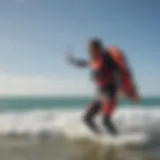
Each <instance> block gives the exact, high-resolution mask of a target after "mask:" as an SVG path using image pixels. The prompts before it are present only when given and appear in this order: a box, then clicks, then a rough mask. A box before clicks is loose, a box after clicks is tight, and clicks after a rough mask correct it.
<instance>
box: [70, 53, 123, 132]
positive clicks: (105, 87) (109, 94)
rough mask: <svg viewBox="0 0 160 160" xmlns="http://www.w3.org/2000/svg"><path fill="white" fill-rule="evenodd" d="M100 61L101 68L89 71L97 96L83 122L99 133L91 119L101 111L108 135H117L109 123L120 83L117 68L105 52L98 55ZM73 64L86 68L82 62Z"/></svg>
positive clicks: (77, 61) (84, 62)
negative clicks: (95, 86)
mask: <svg viewBox="0 0 160 160" xmlns="http://www.w3.org/2000/svg"><path fill="white" fill-rule="evenodd" d="M100 59H101V63H102V65H101V67H100V68H98V69H96V70H92V69H91V75H92V79H93V81H94V82H95V83H96V85H97V95H96V98H95V99H94V100H93V102H92V103H91V104H90V105H89V107H88V110H87V112H86V114H85V115H84V121H85V123H86V124H87V125H88V127H89V128H90V129H91V130H93V131H94V132H96V133H99V132H100V131H99V129H98V127H97V125H96V124H95V123H94V122H93V118H94V117H95V115H96V114H97V113H99V112H100V111H102V114H103V124H104V126H105V128H106V129H107V130H109V132H110V133H112V134H117V131H116V128H115V126H114V125H113V123H112V122H111V116H112V113H113V111H114V108H115V105H116V99H117V98H116V97H117V89H118V85H119V83H120V82H119V81H120V77H119V76H120V75H119V68H118V66H117V64H116V63H115V62H114V60H113V59H112V57H111V56H110V55H109V54H108V53H107V52H106V51H105V52H103V53H102V54H101V55H100ZM73 63H74V64H76V65H77V66H80V67H86V66H88V62H86V61H84V60H74V62H73Z"/></svg>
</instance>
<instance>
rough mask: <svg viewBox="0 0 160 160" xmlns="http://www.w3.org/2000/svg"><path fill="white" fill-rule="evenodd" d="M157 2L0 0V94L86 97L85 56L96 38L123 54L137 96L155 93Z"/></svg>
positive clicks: (159, 52)
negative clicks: (70, 57) (77, 63)
mask: <svg viewBox="0 0 160 160" xmlns="http://www.w3.org/2000/svg"><path fill="white" fill-rule="evenodd" d="M159 15H160V1H159V0H0V95H62V94H64V95H69V94H73V95H89V94H92V92H93V91H92V86H93V84H91V82H90V79H89V74H88V73H89V72H88V70H87V69H84V70H83V69H81V70H79V69H77V68H73V67H71V66H69V65H67V63H66V61H65V55H66V53H70V52H72V53H74V54H75V55H76V56H77V57H82V58H87V49H86V48H87V42H88V40H89V39H90V38H92V37H93V38H94V37H98V38H100V39H102V40H103V42H104V44H105V45H106V46H107V45H110V44H113V45H114V44H115V45H117V46H119V47H120V48H121V49H122V50H123V51H124V52H125V54H126V56H127V58H128V59H129V62H130V63H131V67H132V69H133V71H134V74H135V78H136V81H137V84H138V86H139V87H140V92H141V93H142V94H143V95H160V87H159V81H160V74H159V69H160V63H159V62H160V47H159V45H160V43H159V42H160V29H159V28H160V21H159Z"/></svg>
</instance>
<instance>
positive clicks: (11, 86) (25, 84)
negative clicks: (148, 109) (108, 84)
mask: <svg viewBox="0 0 160 160" xmlns="http://www.w3.org/2000/svg"><path fill="white" fill-rule="evenodd" d="M91 93H92V86H91V85H89V86H88V82H86V81H85V80H78V79H60V78H59V79H58V78H54V77H35V76H19V75H17V76H15V75H9V74H4V73H3V74H1V75H0V95H1V96H2V95H8V96H52V95H53V96H60V95H67V96H72V95H90V94H91Z"/></svg>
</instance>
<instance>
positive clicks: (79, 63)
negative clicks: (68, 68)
mask: <svg viewBox="0 0 160 160" xmlns="http://www.w3.org/2000/svg"><path fill="white" fill-rule="evenodd" d="M67 60H68V62H69V63H71V64H73V65H75V66H77V67H88V65H89V63H88V61H87V60H83V59H76V58H75V57H73V56H72V55H69V56H68V57H67Z"/></svg>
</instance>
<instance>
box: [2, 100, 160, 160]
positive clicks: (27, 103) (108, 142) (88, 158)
mask: <svg viewBox="0 0 160 160" xmlns="http://www.w3.org/2000/svg"><path fill="white" fill-rule="evenodd" d="M91 99H92V98H91V97H10V98H6V97H1V98H0V160H32V159H33V160H128V158H127V157H131V158H130V160H147V159H148V160H154V159H155V160H156V159H158V158H160V156H159V152H160V127H159V122H160V97H145V98H142V99H141V101H140V103H139V104H132V103H130V102H129V101H126V100H121V101H120V102H119V104H118V107H117V111H116V112H115V114H114V116H113V120H114V122H115V123H116V125H117V128H118V130H119V132H120V135H119V136H118V137H111V136H109V134H108V133H104V135H103V138H101V137H97V136H95V135H93V134H92V133H91V132H90V131H89V129H88V128H87V127H86V126H85V125H84V123H83V121H82V117H83V114H84V112H85V108H86V106H87V105H88V104H89V102H90V101H91ZM96 122H97V123H98V124H99V125H100V127H101V129H102V130H103V126H102V125H101V117H100V116H97V117H96ZM103 132H104V130H103Z"/></svg>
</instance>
